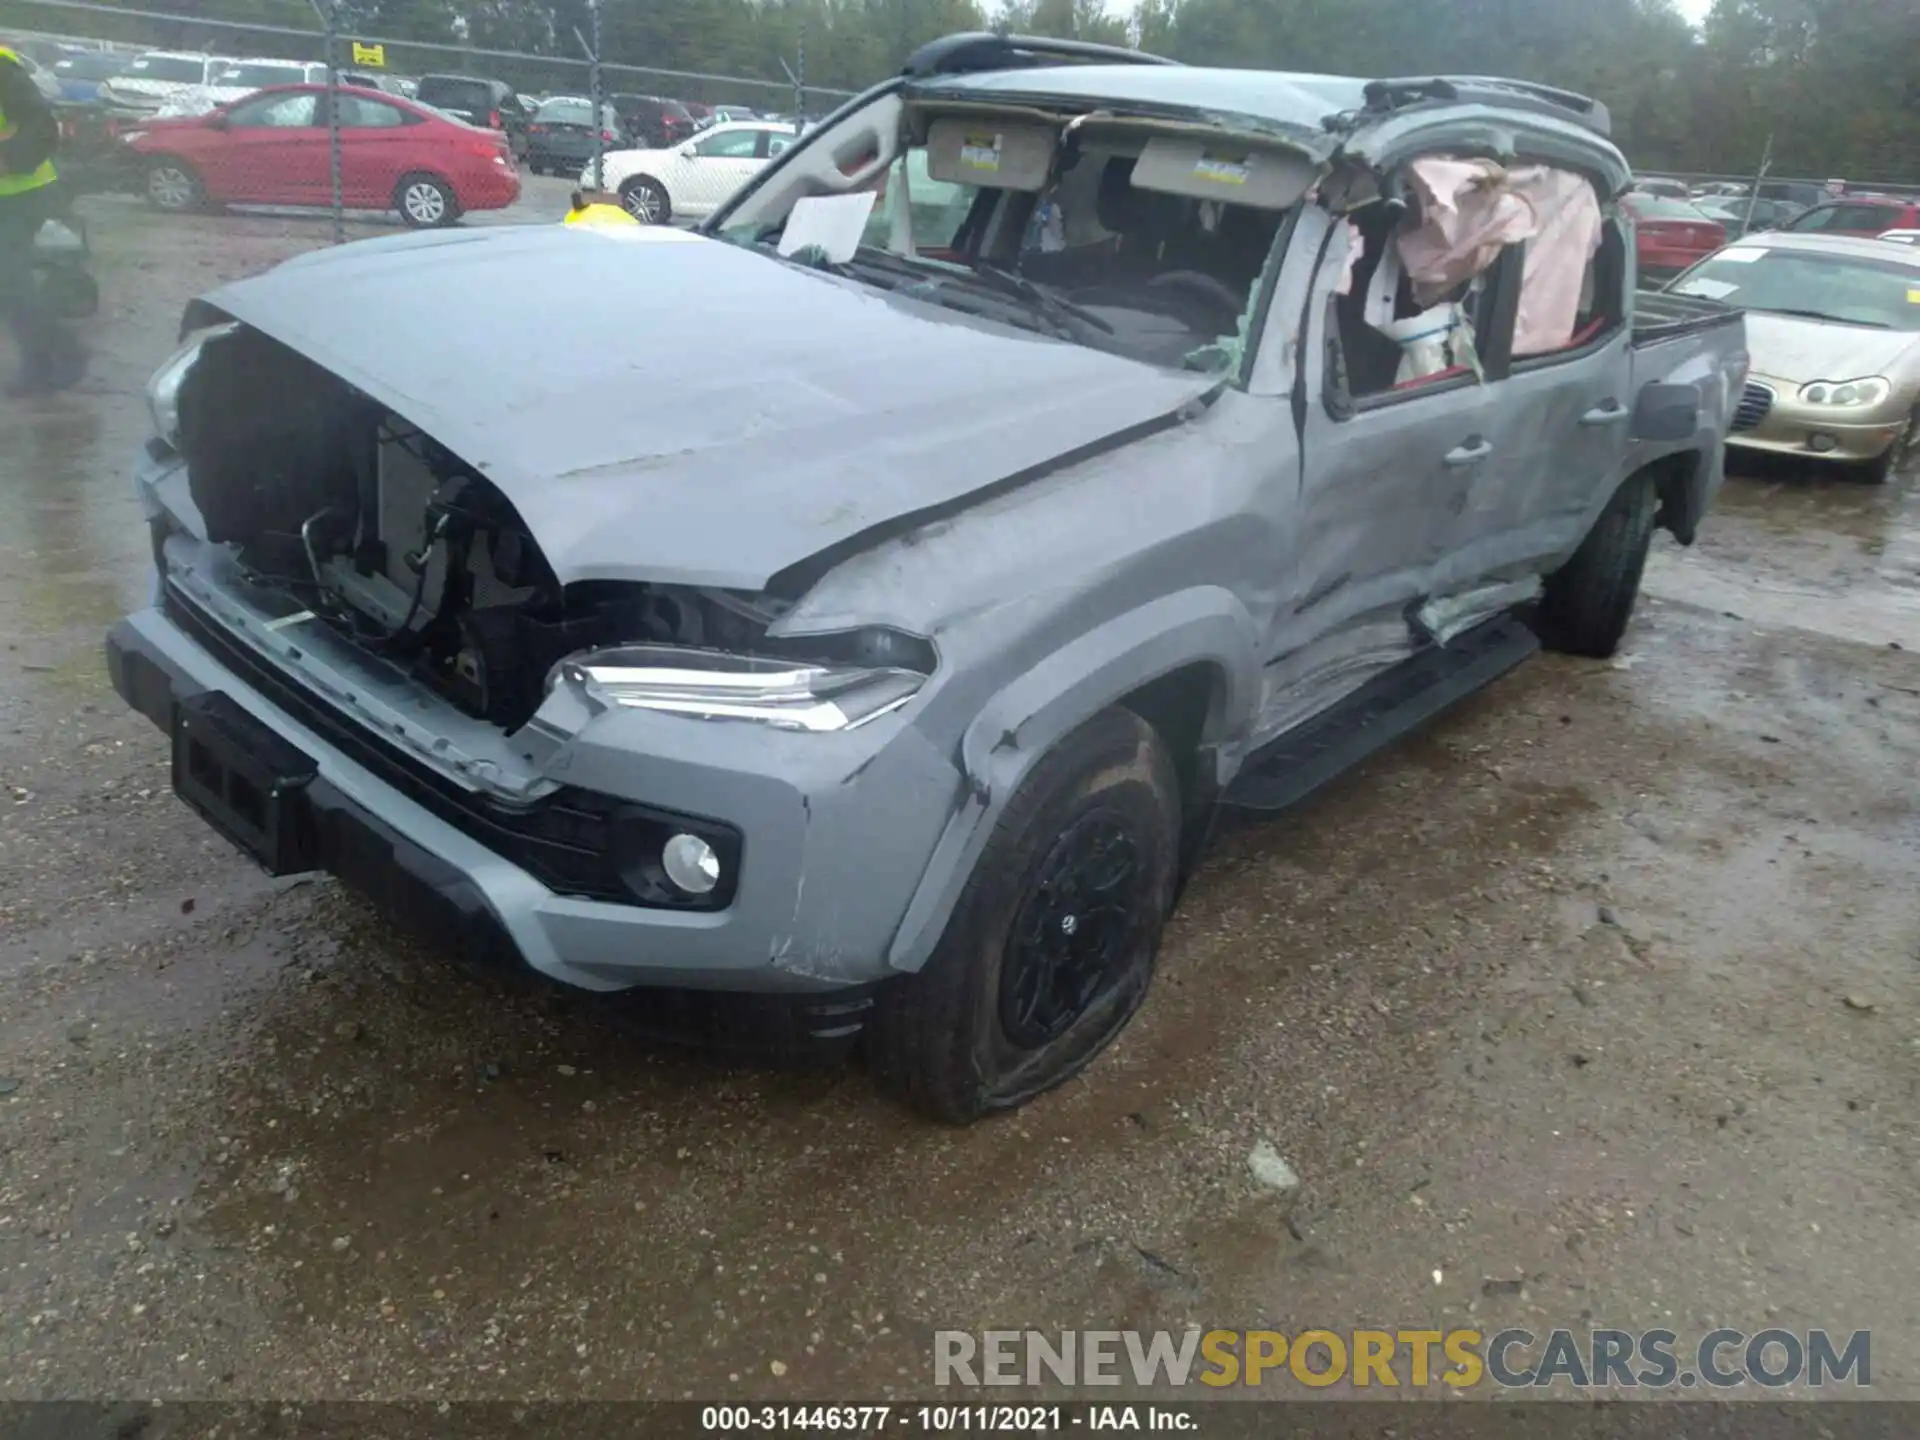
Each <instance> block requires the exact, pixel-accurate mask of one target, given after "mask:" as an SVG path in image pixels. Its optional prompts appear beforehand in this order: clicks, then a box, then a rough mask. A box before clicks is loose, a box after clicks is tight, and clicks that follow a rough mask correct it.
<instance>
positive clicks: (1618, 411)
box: [1580, 400, 1631, 425]
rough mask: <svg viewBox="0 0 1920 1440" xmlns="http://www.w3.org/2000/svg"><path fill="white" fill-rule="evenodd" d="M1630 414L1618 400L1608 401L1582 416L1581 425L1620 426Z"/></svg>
mask: <svg viewBox="0 0 1920 1440" xmlns="http://www.w3.org/2000/svg"><path fill="white" fill-rule="evenodd" d="M1630 413H1631V412H1630V411H1628V409H1627V407H1626V406H1624V405H1622V404H1621V403H1620V402H1619V401H1618V400H1608V401H1606V402H1605V403H1604V404H1601V405H1596V406H1595V407H1594V408H1593V409H1591V410H1589V411H1587V413H1586V414H1584V415H1582V416H1581V417H1580V423H1581V424H1582V425H1618V424H1619V423H1620V422H1621V421H1622V420H1624V419H1626V418H1627V416H1628V414H1630Z"/></svg>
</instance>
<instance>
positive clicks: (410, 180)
mask: <svg viewBox="0 0 1920 1440" xmlns="http://www.w3.org/2000/svg"><path fill="white" fill-rule="evenodd" d="M393 205H394V208H395V209H396V210H398V211H399V212H400V218H401V219H402V220H403V221H405V222H406V223H407V225H408V226H410V227H411V228H412V229H415V230H432V229H436V228H437V227H439V226H441V225H451V224H453V222H454V221H456V220H458V219H459V218H460V202H459V201H458V200H456V199H455V198H454V194H453V189H452V187H451V186H449V185H448V184H447V182H446V181H444V180H442V179H440V178H439V177H437V176H434V175H409V176H407V177H406V179H404V180H402V181H401V182H400V184H399V185H398V186H397V187H396V188H395V189H394V192H393Z"/></svg>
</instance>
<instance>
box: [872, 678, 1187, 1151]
mask: <svg viewBox="0 0 1920 1440" xmlns="http://www.w3.org/2000/svg"><path fill="white" fill-rule="evenodd" d="M1179 839H1180V795H1179V782H1178V780H1177V778H1176V776H1175V774H1174V768H1173V764H1172V761H1171V760H1170V759H1169V758H1168V756H1167V752H1166V747H1165V746H1164V745H1162V744H1161V742H1160V738H1159V736H1158V735H1157V734H1156V733H1155V732H1154V730H1153V728H1152V727H1151V726H1149V725H1148V724H1147V723H1146V722H1145V721H1144V720H1142V719H1140V718H1139V717H1138V716H1137V715H1135V714H1133V713H1132V712H1131V711H1128V710H1122V709H1113V710H1107V711H1104V712H1102V713H1101V714H1100V715H1098V716H1096V717H1094V719H1092V720H1091V721H1089V722H1088V723H1087V724H1086V725H1084V726H1082V727H1081V728H1080V729H1079V730H1077V731H1075V732H1074V733H1073V734H1072V735H1070V736H1068V737H1067V738H1066V739H1065V740H1063V741H1061V742H1060V744H1059V745H1057V746H1056V747H1055V748H1054V749H1053V750H1052V751H1051V752H1049V753H1048V754H1047V755H1046V756H1045V757H1044V758H1043V759H1041V761H1040V762H1039V763H1038V764H1037V765H1036V766H1035V767H1034V770H1033V773H1032V774H1031V775H1030V776H1029V777H1028V779H1027V781H1026V783H1025V784H1023V785H1022V786H1021V787H1020V789H1019V791H1018V792H1017V793H1016V794H1015V795H1014V797H1013V799H1012V800H1011V801H1010V802H1009V803H1008V805H1007V809H1006V812H1005V814H1004V815H1002V817H1001V819H1000V821H999V823H998V825H996V826H995V828H994V832H993V835H992V837H991V838H990V839H989V840H988V842H987V846H986V849H985V850H984V851H983V852H982V853H981V856H980V859H979V862H978V863H977V864H976V865H975V867H974V871H973V874H972V875H971V876H970V877H969V879H968V881H967V884H966V887H965V889H964V890H963V891H962V892H961V895H960V899H959V902H958V903H957V904H956V906H955V907H954V912H953V915H952V916H951V918H950V919H949V920H948V922H947V928H946V932H945V933H944V934H943V935H942V936H941V938H940V942H939V944H938V945H937V946H935V948H934V952H933V954H932V956H931V957H930V958H929V959H928V961H927V963H926V965H925V967H924V968H923V969H921V970H920V971H919V972H918V973H916V974H913V975H906V976H902V977H900V978H899V979H897V980H894V981H892V982H890V983H889V984H888V985H887V986H886V987H885V988H884V989H883V990H882V991H881V993H880V995H879V997H878V999H877V1000H876V1003H875V1009H874V1016H873V1020H872V1023H871V1025H870V1026H869V1028H868V1032H867V1043H868V1054H869V1058H870V1060H871V1062H872V1064H873V1067H874V1070H875V1073H876V1074H877V1075H878V1076H879V1078H880V1080H881V1082H882V1083H883V1084H885V1085H886V1086H887V1087H888V1088H889V1089H891V1090H893V1091H895V1092H896V1093H897V1094H899V1095H900V1096H901V1097H902V1098H904V1099H905V1100H907V1101H908V1103H910V1104H912V1105H913V1106H915V1107H916V1108H917V1109H919V1110H922V1111H923V1112H925V1113H927V1114H929V1115H931V1116H933V1117H934V1118H936V1119H939V1120H944V1121H947V1122H949V1123H951V1124H958V1125H964V1124H968V1123H971V1122H972V1121H974V1120H977V1119H979V1118H981V1117H982V1116H984V1115H988V1114H992V1113H994V1112H996V1111H1004V1110H1011V1109H1014V1108H1016V1107H1018V1106H1020V1105H1022V1104H1024V1103H1025V1102H1026V1101H1028V1100H1031V1099H1032V1098H1033V1097H1034V1096H1036V1095H1039V1094H1041V1093H1042V1092H1044V1091H1047V1090H1050V1089H1052V1088H1053V1087H1054V1086H1056V1085H1058V1084H1060V1083H1061V1082H1062V1081H1064V1080H1067V1079H1070V1078H1071V1077H1072V1076H1074V1075H1075V1074H1077V1073H1079V1071H1080V1070H1081V1069H1082V1068H1083V1067H1085V1066H1086V1064H1087V1063H1088V1062H1089V1061H1090V1060H1092V1059H1093V1057H1094V1056H1095V1055H1097V1054H1099V1053H1100V1051H1101V1050H1102V1049H1104V1048H1105V1047H1106V1045H1107V1044H1108V1042H1109V1041H1111V1040H1112V1039H1113V1038H1114V1036H1116V1035H1118V1034H1119V1033H1120V1031H1121V1030H1122V1029H1123V1028H1124V1027H1125V1026H1126V1024H1127V1022H1128V1021H1129V1020H1130V1019H1132V1018H1133V1013H1134V1011H1135V1010H1137V1009H1138V1008H1139V1006H1140V1002H1141V1001H1142V1000H1143V999H1144V998H1145V997H1146V993H1147V986H1148V983H1149V982H1150V981H1151V979H1152V977H1153V967H1154V957H1155V955H1156V953H1157V952H1158V950H1159V947H1160V933H1161V928H1162V926H1163V924H1164V923H1165V920H1166V916H1167V912H1168V910H1169V909H1171V908H1172V904H1173V888H1174V875H1175V871H1176V869H1177V864H1178V851H1179Z"/></svg>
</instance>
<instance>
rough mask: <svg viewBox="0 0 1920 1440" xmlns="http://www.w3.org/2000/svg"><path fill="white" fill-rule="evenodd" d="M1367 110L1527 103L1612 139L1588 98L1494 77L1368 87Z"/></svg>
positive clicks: (1609, 124) (1604, 117)
mask: <svg viewBox="0 0 1920 1440" xmlns="http://www.w3.org/2000/svg"><path fill="white" fill-rule="evenodd" d="M1366 95H1367V108H1368V109H1369V110H1375V111H1380V110H1397V109H1399V108H1400V107H1401V106H1402V105H1413V104H1417V103H1418V102H1420V101H1423V100H1451V101H1469V100H1480V101H1488V100H1493V101H1498V102H1502V103H1505V104H1514V103H1516V102H1527V103H1525V104H1524V105H1523V106H1522V108H1525V109H1529V110H1538V111H1542V112H1544V113H1552V112H1555V111H1558V112H1561V113H1563V114H1567V115H1570V116H1572V117H1573V118H1574V119H1575V120H1578V121H1579V122H1580V123H1581V124H1583V125H1585V126H1586V127H1587V128H1588V129H1590V130H1593V131H1596V132H1598V133H1599V134H1601V135H1608V136H1610V135H1612V133H1613V117H1612V115H1610V114H1609V113H1608V111H1607V107H1606V106H1605V105H1603V104H1601V103H1600V102H1599V101H1598V100H1595V99H1594V98H1593V97H1592V96H1590V95H1582V94H1580V93H1579V92H1578V91H1574V90H1562V89H1560V88H1559V87H1558V86H1554V85H1541V84H1538V83H1536V82H1534V81H1532V80H1510V79H1507V78H1506V77H1504V76H1496V75H1429V76H1424V77H1408V78H1406V79H1401V80H1371V81H1369V82H1368V83H1367V88H1366Z"/></svg>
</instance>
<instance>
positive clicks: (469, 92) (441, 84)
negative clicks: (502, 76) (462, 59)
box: [414, 75, 527, 159]
mask: <svg viewBox="0 0 1920 1440" xmlns="http://www.w3.org/2000/svg"><path fill="white" fill-rule="evenodd" d="M414 99H416V100H418V101H419V102H420V103H421V104H422V105H431V106H433V108H434V109H436V110H444V111H445V112H446V113H447V114H449V115H451V116H453V117H454V119H456V120H464V121H466V122H467V123H468V124H469V125H478V126H480V127H481V128H482V129H483V130H503V131H505V132H506V135H507V143H508V144H510V145H511V146H512V147H513V154H514V158H515V159H524V158H525V157H526V153H527V111H526V107H525V106H523V105H522V104H521V103H520V96H519V94H518V93H517V92H516V91H515V90H514V88H513V87H512V86H511V85H509V84H507V82H506V81H504V80H489V79H487V78H485V77H484V76H481V75H423V76H421V77H420V84H419V86H418V88H417V89H416V90H415V92H414Z"/></svg>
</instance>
